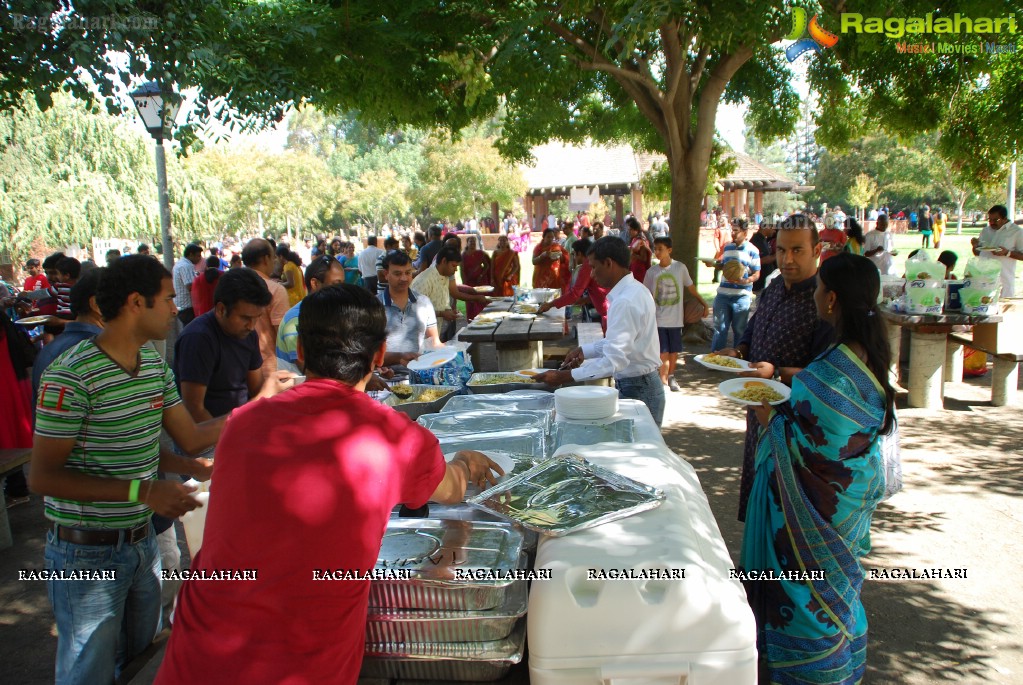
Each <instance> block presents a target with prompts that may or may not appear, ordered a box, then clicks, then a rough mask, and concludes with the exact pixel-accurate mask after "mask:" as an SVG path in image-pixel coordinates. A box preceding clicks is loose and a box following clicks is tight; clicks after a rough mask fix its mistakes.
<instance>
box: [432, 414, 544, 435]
mask: <svg viewBox="0 0 1023 685" xmlns="http://www.w3.org/2000/svg"><path fill="white" fill-rule="evenodd" d="M419 425H421V426H425V427H426V428H429V429H430V430H431V431H433V432H434V434H436V435H473V434H475V433H481V432H483V431H489V432H494V431H505V430H522V429H528V430H536V431H543V432H544V433H546V432H547V431H549V430H550V427H551V414H550V412H548V411H512V410H501V411H498V410H492V409H490V410H487V409H484V410H476V411H459V412H444V413H441V414H424V415H423V416H420V417H419Z"/></svg>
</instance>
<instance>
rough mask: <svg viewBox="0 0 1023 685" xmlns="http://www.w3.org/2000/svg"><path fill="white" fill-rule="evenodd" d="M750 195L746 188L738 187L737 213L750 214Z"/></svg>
mask: <svg viewBox="0 0 1023 685" xmlns="http://www.w3.org/2000/svg"><path fill="white" fill-rule="evenodd" d="M748 200H749V197H748V195H747V192H746V189H745V188H737V189H736V191H735V215H736V216H742V215H746V216H749V202H748Z"/></svg>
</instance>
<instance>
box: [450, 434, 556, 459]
mask: <svg viewBox="0 0 1023 685" xmlns="http://www.w3.org/2000/svg"><path fill="white" fill-rule="evenodd" d="M437 439H438V441H439V442H440V449H441V451H442V452H444V454H448V453H450V452H457V451H458V450H478V451H480V452H492V451H494V450H497V451H501V452H514V453H516V454H528V455H530V456H531V457H532V458H533V459H535V460H538V461H542V460H543V459H544V458H545V457H546V456H547V451H546V450H547V440H546V436H545V434H544V433H543V432H541V431H538V430H536V429H532V428H524V429H519V430H514V431H494V432H487V433H475V434H472V435H439V436H437Z"/></svg>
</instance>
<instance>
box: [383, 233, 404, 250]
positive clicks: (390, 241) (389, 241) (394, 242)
mask: <svg viewBox="0 0 1023 685" xmlns="http://www.w3.org/2000/svg"><path fill="white" fill-rule="evenodd" d="M399 245H401V243H400V242H399V241H398V239H397V238H395V237H394V236H393V235H392V236H388V237H387V238H384V248H387V247H398V246H399Z"/></svg>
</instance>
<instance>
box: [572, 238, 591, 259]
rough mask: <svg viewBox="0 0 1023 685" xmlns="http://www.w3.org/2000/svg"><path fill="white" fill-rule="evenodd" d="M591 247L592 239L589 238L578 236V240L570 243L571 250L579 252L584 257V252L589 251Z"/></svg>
mask: <svg viewBox="0 0 1023 685" xmlns="http://www.w3.org/2000/svg"><path fill="white" fill-rule="evenodd" d="M591 247H593V241H592V240H590V239H589V238H580V239H579V240H577V241H575V242H574V243H572V252H575V253H576V254H581V255H583V256H584V257H585V256H586V253H587V252H589V251H590V248H591Z"/></svg>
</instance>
